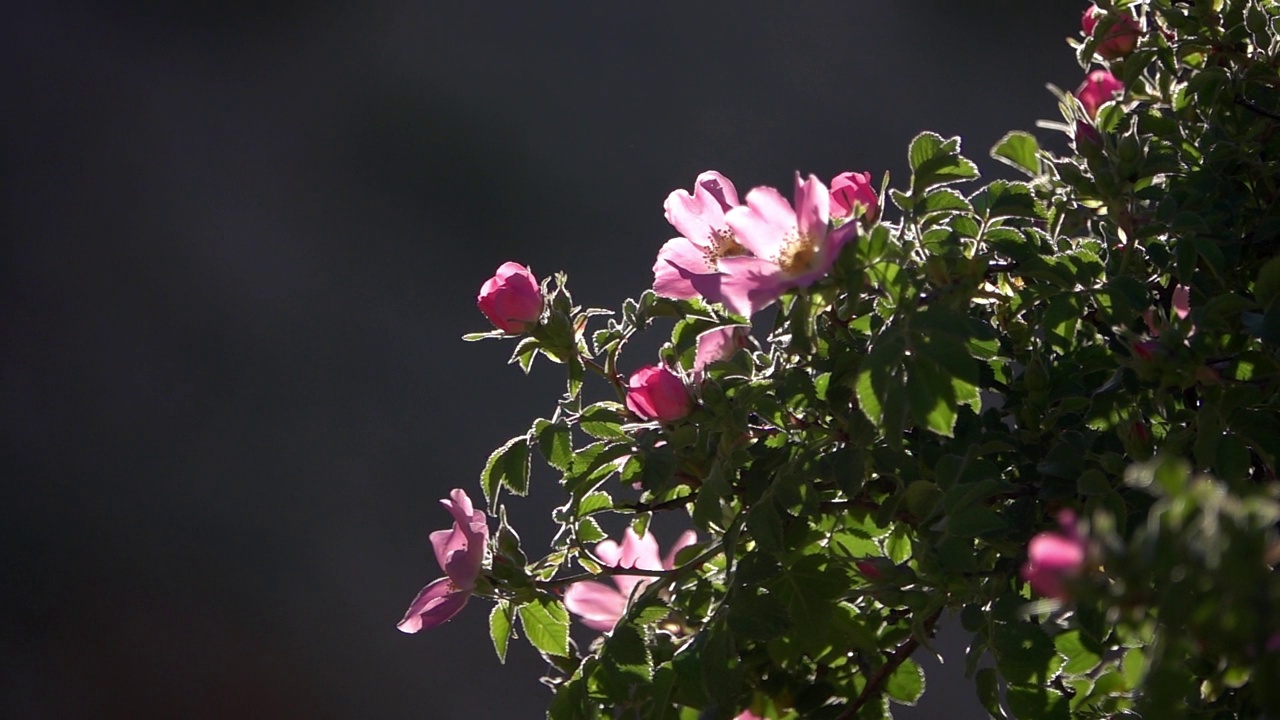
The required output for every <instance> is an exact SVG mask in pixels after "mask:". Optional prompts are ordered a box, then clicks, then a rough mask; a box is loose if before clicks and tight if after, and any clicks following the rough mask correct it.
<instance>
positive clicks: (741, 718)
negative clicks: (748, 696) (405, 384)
mask: <svg viewBox="0 0 1280 720" xmlns="http://www.w3.org/2000/svg"><path fill="white" fill-rule="evenodd" d="M733 720H764V718H763V717H761V716H759V715H757V714H755V713H753V712H751V708H747V709H746V710H743V711H742V712H741V713H740V714H739V715H738V717H736V718H734V719H733Z"/></svg>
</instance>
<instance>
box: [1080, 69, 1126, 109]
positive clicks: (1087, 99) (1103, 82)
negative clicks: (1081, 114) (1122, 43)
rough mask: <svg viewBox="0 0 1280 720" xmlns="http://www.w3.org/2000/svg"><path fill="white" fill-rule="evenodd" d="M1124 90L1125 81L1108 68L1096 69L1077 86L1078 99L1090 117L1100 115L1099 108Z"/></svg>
mask: <svg viewBox="0 0 1280 720" xmlns="http://www.w3.org/2000/svg"><path fill="white" fill-rule="evenodd" d="M1122 92H1124V83H1122V82H1120V79H1119V78H1117V77H1116V76H1115V75H1112V74H1111V73H1109V72H1107V71H1106V70H1094V71H1093V72H1091V73H1089V75H1088V76H1087V77H1086V78H1085V79H1084V82H1083V83H1082V84H1081V85H1080V87H1078V88H1076V99H1077V100H1079V101H1080V104H1081V105H1083V106H1084V111H1085V114H1086V115H1088V116H1089V117H1090V118H1094V117H1097V116H1098V108H1100V107H1102V105H1103V104H1104V103H1107V102H1110V101H1112V100H1114V99H1115V96H1116V94H1117V93H1122Z"/></svg>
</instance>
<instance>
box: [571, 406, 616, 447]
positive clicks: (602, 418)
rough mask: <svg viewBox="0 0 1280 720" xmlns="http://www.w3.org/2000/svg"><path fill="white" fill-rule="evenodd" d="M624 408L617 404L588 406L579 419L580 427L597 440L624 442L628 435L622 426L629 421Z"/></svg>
mask: <svg viewBox="0 0 1280 720" xmlns="http://www.w3.org/2000/svg"><path fill="white" fill-rule="evenodd" d="M623 412H624V411H623V408H622V406H621V405H619V404H618V403H616V402H608V401H606V402H598V403H595V404H594V405H588V406H587V407H586V408H585V409H584V410H583V411H582V415H581V416H580V417H579V419H578V427H580V428H582V431H583V432H585V433H586V434H588V435H590V436H591V437H593V438H596V439H597V440H622V439H624V438H626V437H627V434H626V433H625V432H623V431H622V424H623V423H624V422H626V421H627V418H626V416H625V415H624V414H623Z"/></svg>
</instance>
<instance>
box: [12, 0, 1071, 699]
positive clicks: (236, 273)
mask: <svg viewBox="0 0 1280 720" xmlns="http://www.w3.org/2000/svg"><path fill="white" fill-rule="evenodd" d="M543 5H544V4H542V3H517V2H507V3H498V4H493V3H470V4H466V5H464V4H463V3H450V4H445V3H426V2H418V3H413V2H404V1H403V0H382V1H380V2H377V1H375V2H364V3H359V4H356V3H308V2H302V1H301V0H296V1H289V0H285V1H283V2H213V1H209V0H206V1H201V2H188V3H168V2H116V3H110V4H109V7H108V4H103V5H101V6H92V5H84V4H74V3H67V2H57V1H54V2H46V3H28V4H25V5H24V6H20V7H10V8H9V9H8V10H7V11H6V13H5V15H6V17H5V18H4V19H3V20H2V21H0V60H3V65H2V66H0V67H3V70H0V118H2V120H0V127H2V128H3V144H2V145H0V153H2V154H0V167H3V172H4V174H3V184H0V189H2V190H3V194H2V196H0V197H2V198H3V206H2V208H0V211H2V216H0V223H3V224H2V225H0V228H3V239H4V246H3V253H4V255H3V265H2V266H0V267H2V270H0V273H2V274H0V293H2V298H3V300H2V303H3V304H2V307H0V339H2V342H3V355H2V356H0V360H2V365H0V422H2V423H3V424H2V426H0V427H2V431H3V446H2V447H3V453H4V460H5V471H4V477H3V483H2V484H0V488H2V489H0V543H2V547H3V555H2V556H0V557H3V569H2V571H0V579H2V581H3V598H4V607H3V608H2V609H3V613H2V614H0V715H2V716H4V717H6V718H21V719H23V720H25V719H27V718H82V717H83V718H89V717H95V718H116V717H122V718H123V717H128V718H150V717H193V718H195V717H199V718H204V717H218V718H224V717H271V718H399V717H406V718H408V717H416V718H428V719H432V720H435V719H440V720H447V719H451V718H511V719H514V720H523V719H529V720H532V719H534V718H538V717H541V716H542V712H543V708H544V706H545V703H546V701H547V697H548V696H547V694H546V693H545V692H544V691H543V689H542V688H541V687H540V686H539V685H538V683H537V681H536V678H537V676H538V675H539V674H540V671H541V667H540V665H539V663H538V661H537V660H536V658H535V657H534V655H533V653H532V652H531V651H529V650H528V649H527V648H525V647H524V646H522V645H518V644H517V645H513V651H512V654H511V658H510V659H509V661H508V664H507V665H506V666H505V667H504V666H500V665H499V664H498V662H497V661H496V659H495V658H494V657H493V653H492V649H491V647H490V645H489V640H488V637H487V633H486V631H485V619H486V616H487V610H488V607H487V604H486V603H483V602H479V601H477V602H474V603H473V604H472V605H471V606H469V607H467V608H466V610H464V611H463V613H462V614H461V615H460V616H459V617H458V619H456V620H455V621H454V622H452V623H450V624H448V625H446V626H444V627H441V628H438V629H435V630H433V631H430V632H428V633H424V634H421V635H418V636H405V635H402V634H401V633H399V632H396V630H395V629H394V625H395V622H396V621H397V620H398V619H399V617H400V615H401V613H402V612H403V610H404V607H405V606H406V605H407V603H408V602H409V600H410V599H411V598H412V597H413V595H414V593H416V592H417V590H418V589H419V587H421V586H422V585H423V584H425V583H426V582H427V581H428V580H430V579H432V578H434V577H437V576H439V575H440V570H439V568H437V567H436V566H435V562H434V560H433V559H432V558H431V554H430V549H429V545H428V543H427V534H428V533H429V532H430V531H432V530H436V529H440V528H443V527H445V526H446V525H447V523H448V516H447V514H446V513H445V512H444V511H443V509H442V508H440V506H439V505H438V504H437V500H438V498H440V497H443V496H444V495H445V494H446V493H447V491H448V490H449V489H450V488H452V487H465V488H468V489H470V490H472V491H473V492H474V491H475V489H476V486H475V479H476V477H477V474H478V472H479V470H480V468H481V466H482V464H483V462H484V459H485V457H486V455H487V454H488V452H489V451H490V450H491V449H492V448H493V447H495V446H497V445H498V444H500V443H501V442H502V441H504V440H505V439H506V438H508V437H510V436H511V435H513V434H516V433H518V432H521V431H523V429H524V428H526V427H527V426H528V424H529V422H530V420H531V419H532V418H533V417H535V416H537V415H539V414H542V415H545V414H547V413H548V412H550V409H551V408H552V405H553V403H554V401H555V398H556V395H557V394H558V392H559V388H558V385H557V383H558V382H559V379H558V375H557V373H556V372H555V371H554V370H553V369H551V368H542V369H541V370H540V371H539V370H535V372H534V374H533V376H532V378H531V379H526V378H524V377H523V376H522V375H521V374H520V372H519V371H518V370H517V369H515V368H513V367H510V366H507V365H504V362H505V360H506V355H507V353H508V352H509V351H510V346H509V345H504V344H499V343H481V344H464V343H462V342H460V341H459V339H458V337H459V336H460V335H461V334H462V333H464V332H469V331H475V330H483V329H486V328H487V325H486V323H485V321H484V319H483V317H481V315H480V314H479V313H478V312H477V311H476V309H475V294H476V291H477V289H478V288H479V286H480V284H481V282H483V281H484V279H485V278H487V277H488V276H489V275H490V274H491V273H492V272H493V270H494V268H496V267H497V266H498V265H499V264H500V263H501V262H503V261H505V260H509V259H514V260H518V261H520V262H523V263H526V264H528V265H530V266H532V268H533V270H534V272H535V273H537V274H538V275H539V277H542V276H545V275H547V274H550V273H551V272H554V271H556V270H561V269H563V270H565V271H567V272H568V273H569V275H570V278H571V287H572V288H573V290H574V292H575V295H576V297H577V299H578V300H579V301H581V302H585V303H586V304H589V305H593V306H603V307H616V306H617V305H618V304H619V303H620V301H621V300H622V299H623V298H624V297H627V296H634V295H636V294H637V293H639V292H640V291H641V290H643V289H644V288H645V286H646V284H647V283H648V282H649V280H650V271H649V269H650V267H651V265H652V263H653V258H654V256H655V253H656V252H657V249H658V248H659V247H660V246H661V244H662V242H663V241H665V240H666V239H667V238H669V237H671V236H672V235H673V231H672V229H671V228H670V227H669V226H668V225H667V224H666V223H665V221H664V220H663V217H662V201H663V199H664V198H665V197H666V195H667V193H669V192H670V191H671V190H672V189H674V188H678V187H683V188H689V187H690V186H691V184H692V181H693V178H694V176H695V175H696V174H697V173H698V172H700V171H702V170H705V169H708V168H714V169H718V170H721V171H723V172H724V173H726V174H727V175H728V176H729V177H730V178H731V179H733V180H734V181H735V182H736V183H737V184H738V187H739V189H740V190H741V191H743V192H745V191H746V190H747V189H748V188H750V187H751V186H753V185H757V184H770V185H775V186H779V187H783V188H789V187H790V182H791V179H790V178H791V175H792V172H793V171H794V170H796V169H801V170H803V171H805V172H815V173H817V174H819V175H820V176H821V177H823V178H824V179H829V178H830V177H831V176H832V175H834V174H836V173H838V172H841V171H844V170H859V171H861V170H870V171H871V172H872V173H873V174H874V175H875V176H876V178H877V180H878V178H879V177H880V176H881V175H882V174H883V173H884V172H885V171H886V170H888V171H891V172H892V173H893V175H894V177H896V178H898V179H902V178H904V177H905V166H906V163H905V157H906V145H907V142H908V141H909V139H910V138H911V137H912V136H913V135H914V134H915V133H917V132H918V131H920V130H924V129H933V130H936V131H939V132H941V133H944V134H962V135H963V136H964V137H965V147H966V149H967V151H968V153H969V154H970V156H972V157H974V158H975V159H977V160H979V164H980V165H981V166H982V167H983V169H984V171H987V172H988V173H991V172H996V173H998V172H999V171H998V168H997V165H996V164H995V163H994V162H993V161H991V160H988V159H987V155H986V153H987V149H988V148H989V147H990V146H991V145H992V144H993V143H994V142H995V141H996V140H997V139H998V138H999V137H1000V136H1001V135H1002V134H1003V133H1004V132H1005V131H1006V130H1008V129H1012V128H1023V129H1033V122H1034V120H1035V119H1037V118H1054V117H1056V116H1057V110H1056V107H1055V102H1054V100H1053V98H1052V96H1051V95H1050V94H1049V93H1048V92H1046V91H1045V90H1044V83H1045V82H1053V83H1055V84H1058V85H1060V86H1063V87H1068V88H1070V87H1074V86H1075V85H1076V84H1077V83H1078V82H1079V79H1080V77H1081V76H1082V72H1081V70H1080V69H1079V68H1078V67H1077V66H1076V64H1075V62H1074V59H1073V54H1072V52H1071V50H1070V49H1069V48H1068V47H1067V46H1066V45H1065V43H1064V42H1063V38H1065V37H1066V36H1068V35H1074V34H1075V33H1076V32H1077V31H1078V27H1079V14H1080V12H1081V11H1082V10H1083V7H1084V6H1083V4H1082V3H1080V2H1077V1H1076V0H1053V1H1052V2H1050V1H1049V0H1037V1H1036V2H1023V3H993V2H976V1H972V2H962V1H960V0H910V1H908V0H899V1H897V2H865V1H864V2H858V1H856V0H842V1H839V2H804V3H763V2H737V3H728V2H725V3H716V4H701V3H699V4H692V3H656V2H645V3H622V2H602V1H596V2H572V3H571V2H560V3H549V4H546V5H547V6H546V7H544V6H543ZM1037 132H1038V134H1040V135H1041V136H1042V137H1046V136H1049V135H1051V134H1050V133H1047V132H1045V131H1037ZM786 192H787V193H788V194H789V192H790V191H789V190H786ZM655 342H656V339H655ZM650 360H651V356H649V355H644V354H641V353H639V352H636V353H633V354H632V356H631V357H630V358H629V363H630V364H629V365H628V366H627V368H624V369H634V367H636V366H639V365H641V364H645V363H647V362H650ZM545 479H546V478H545V476H543V480H545ZM558 502H559V498H558V496H557V495H556V493H555V492H554V491H553V488H552V485H551V484H550V483H549V482H539V481H538V478H535V483H534V488H533V492H532V495H531V497H530V498H529V499H527V500H524V501H517V502H514V503H513V504H512V506H513V508H514V509H516V510H517V512H520V513H523V514H524V517H523V518H517V520H518V521H523V526H522V527H524V528H525V529H526V532H525V536H526V542H527V543H529V544H530V546H531V547H534V548H537V547H539V544H540V543H545V541H546V540H547V539H548V527H547V522H546V521H545V520H544V519H543V518H545V516H546V513H547V510H548V509H549V508H550V507H552V506H553V505H554V504H557V503H558ZM672 536H673V534H669V535H668V536H665V537H662V538H660V539H661V540H663V541H664V542H669V541H670V540H671V539H672ZM952 632H953V633H954V631H952ZM956 642H961V641H960V640H959V638H958V636H954V635H953V636H952V638H951V641H950V644H951V645H954V644H956ZM961 672H962V663H961V661H960V660H959V658H955V659H953V660H951V661H950V662H949V663H948V664H947V665H946V667H945V672H944V673H935V674H933V675H931V677H930V681H931V682H930V685H931V691H932V692H931V693H927V694H926V698H925V704H924V706H923V707H924V708H926V710H925V711H922V712H920V713H919V714H918V716H923V717H932V716H947V717H966V716H969V717H980V716H981V713H980V711H979V712H974V711H966V710H963V709H962V707H967V708H971V707H976V705H975V704H974V702H973V700H972V691H971V690H969V689H967V687H964V686H962V687H961V689H960V690H958V691H949V690H947V689H946V688H947V686H948V683H949V682H950V681H949V680H948V679H947V678H949V677H953V676H959V675H960V673H961ZM949 692H950V693H951V695H950V696H948V694H947V693H949ZM957 693H958V694H957ZM955 698H959V699H958V700H956V699H955ZM961 704H963V706H962V705H961ZM928 708H933V710H928ZM938 708H943V709H942V710H939V709H938ZM966 712H969V713H970V714H969V715H966V714H965V713H966ZM903 716H905V713H904V714H903Z"/></svg>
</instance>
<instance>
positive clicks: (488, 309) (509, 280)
mask: <svg viewBox="0 0 1280 720" xmlns="http://www.w3.org/2000/svg"><path fill="white" fill-rule="evenodd" d="M476 305H477V306H478V307H479V308H480V312H482V313H484V316H485V317H487V318H489V322H491V323H493V326H494V327H496V328H498V329H499V330H501V331H503V332H505V333H510V334H513V335H515V334H519V333H523V332H527V331H528V330H529V329H530V328H531V327H532V326H535V325H537V324H538V319H539V318H540V317H542V290H541V288H539V287H538V280H537V278H535V277H534V276H533V273H531V272H529V268H527V267H525V266H523V265H521V264H519V263H513V262H507V263H503V264H502V267H499V268H498V272H496V273H495V274H494V276H493V277H491V278H489V279H488V280H486V281H485V283H484V285H481V286H480V296H479V297H478V298H476Z"/></svg>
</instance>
